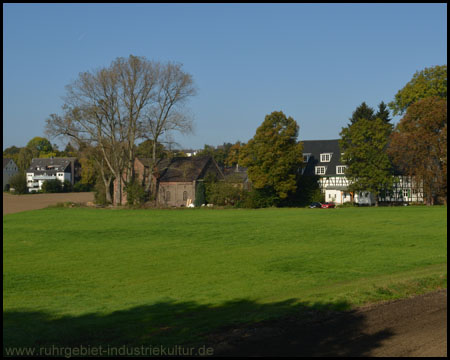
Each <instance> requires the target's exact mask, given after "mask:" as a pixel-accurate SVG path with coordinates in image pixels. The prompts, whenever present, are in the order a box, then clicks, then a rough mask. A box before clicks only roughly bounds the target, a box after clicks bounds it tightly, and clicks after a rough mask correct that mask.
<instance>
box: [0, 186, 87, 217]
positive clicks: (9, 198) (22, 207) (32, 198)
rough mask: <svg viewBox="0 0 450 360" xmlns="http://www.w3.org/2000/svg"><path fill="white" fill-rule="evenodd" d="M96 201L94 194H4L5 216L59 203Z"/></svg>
mask: <svg viewBox="0 0 450 360" xmlns="http://www.w3.org/2000/svg"><path fill="white" fill-rule="evenodd" d="M93 200H94V193H92V192H80V193H59V194H29V195H11V194H6V193H3V215H5V214H12V213H16V212H20V211H26V210H36V209H42V208H45V207H47V206H49V205H55V204H57V203H59V202H66V201H73V202H88V201H93Z"/></svg>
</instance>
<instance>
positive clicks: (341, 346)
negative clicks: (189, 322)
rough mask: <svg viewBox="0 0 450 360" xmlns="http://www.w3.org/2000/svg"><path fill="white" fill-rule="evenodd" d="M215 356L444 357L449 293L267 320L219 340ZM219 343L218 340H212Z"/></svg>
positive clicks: (445, 352)
mask: <svg viewBox="0 0 450 360" xmlns="http://www.w3.org/2000/svg"><path fill="white" fill-rule="evenodd" d="M220 338H221V339H219V342H218V343H216V344H215V346H213V347H214V348H215V355H219V356H221V355H229V356H238V355H240V356H269V355H270V356H295V357H297V356H383V357H384V356H408V357H409V356H411V357H413V356H414V357H415V356H420V357H422V356H442V357H445V356H447V290H446V289H445V290H439V291H437V292H433V293H429V294H425V295H420V296H416V297H413V298H409V299H405V300H398V301H393V302H388V303H384V304H380V305H373V306H370V307H365V308H360V309H358V310H354V311H349V312H345V313H339V314H334V315H333V316H330V315H328V317H326V318H323V319H321V320H317V319H316V320H313V321H310V322H308V323H305V321H304V320H303V321H299V320H296V319H292V318H290V319H284V320H283V321H280V320H278V321H271V322H266V323H264V324H260V326H257V327H256V328H252V329H246V330H243V329H234V330H232V331H230V332H228V333H227V334H222V336H220ZM216 339H217V338H216Z"/></svg>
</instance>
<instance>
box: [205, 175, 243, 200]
mask: <svg viewBox="0 0 450 360" xmlns="http://www.w3.org/2000/svg"><path fill="white" fill-rule="evenodd" d="M241 198H242V190H241V189H240V188H238V187H235V186H233V184H231V183H227V182H224V181H219V182H215V183H211V184H210V186H209V191H208V192H207V194H206V201H207V202H208V203H209V204H214V205H219V206H223V205H236V204H237V203H238V202H239V201H240V200H241Z"/></svg>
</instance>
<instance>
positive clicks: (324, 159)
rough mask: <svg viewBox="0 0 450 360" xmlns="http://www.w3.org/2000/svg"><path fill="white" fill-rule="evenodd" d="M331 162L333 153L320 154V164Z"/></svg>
mask: <svg viewBox="0 0 450 360" xmlns="http://www.w3.org/2000/svg"><path fill="white" fill-rule="evenodd" d="M330 161H331V153H323V154H320V162H330Z"/></svg>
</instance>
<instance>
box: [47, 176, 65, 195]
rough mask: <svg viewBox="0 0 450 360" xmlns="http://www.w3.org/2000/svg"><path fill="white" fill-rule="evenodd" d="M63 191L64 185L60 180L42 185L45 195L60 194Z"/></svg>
mask: <svg viewBox="0 0 450 360" xmlns="http://www.w3.org/2000/svg"><path fill="white" fill-rule="evenodd" d="M62 191H63V184H62V182H61V181H59V180H56V179H54V180H45V181H44V183H43V184H42V192H44V193H59V192H62Z"/></svg>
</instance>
